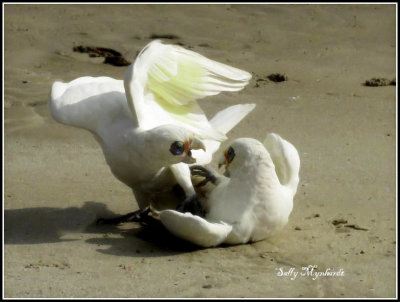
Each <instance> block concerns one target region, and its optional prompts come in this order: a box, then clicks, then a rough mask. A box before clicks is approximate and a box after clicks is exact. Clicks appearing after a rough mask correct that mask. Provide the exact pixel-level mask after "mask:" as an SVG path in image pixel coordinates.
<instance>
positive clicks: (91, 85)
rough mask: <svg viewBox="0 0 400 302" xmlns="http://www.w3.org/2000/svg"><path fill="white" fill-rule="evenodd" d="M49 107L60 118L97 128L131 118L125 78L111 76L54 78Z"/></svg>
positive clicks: (81, 126) (66, 122) (85, 126)
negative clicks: (66, 81)
mask: <svg viewBox="0 0 400 302" xmlns="http://www.w3.org/2000/svg"><path fill="white" fill-rule="evenodd" d="M50 110H51V113H52V116H53V117H54V119H56V120H57V121H59V122H61V123H64V124H67V125H71V126H75V127H80V128H85V129H87V130H90V131H93V132H97V131H98V130H99V128H101V127H107V125H108V124H109V123H111V122H112V121H113V120H115V119H121V118H122V117H123V116H129V118H130V119H131V120H133V119H132V113H131V112H130V110H129V108H128V105H127V101H126V96H125V89H124V85H123V81H121V80H116V79H113V78H109V77H81V78H77V79H75V80H73V81H71V82H69V83H63V82H58V81H56V82H54V83H53V86H52V88H51V96H50Z"/></svg>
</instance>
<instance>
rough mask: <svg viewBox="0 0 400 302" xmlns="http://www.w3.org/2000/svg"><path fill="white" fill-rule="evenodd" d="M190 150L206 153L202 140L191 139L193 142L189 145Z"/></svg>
mask: <svg viewBox="0 0 400 302" xmlns="http://www.w3.org/2000/svg"><path fill="white" fill-rule="evenodd" d="M190 149H191V150H199V149H201V150H203V151H204V152H206V145H205V144H204V143H203V141H202V140H200V139H198V138H197V137H193V140H192V142H191V144H190Z"/></svg>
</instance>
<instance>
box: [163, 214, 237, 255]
mask: <svg viewBox="0 0 400 302" xmlns="http://www.w3.org/2000/svg"><path fill="white" fill-rule="evenodd" d="M160 220H161V222H162V223H163V225H164V226H165V227H166V228H167V229H168V230H169V231H170V232H171V233H172V234H174V235H175V236H177V237H179V238H182V239H185V240H187V241H189V242H192V243H194V244H197V245H200V246H203V247H211V246H217V245H219V244H221V243H223V242H224V240H225V239H226V238H227V236H228V235H229V233H230V232H231V231H232V226H231V225H229V224H226V223H211V222H208V221H207V220H205V219H203V218H201V217H199V216H195V215H192V214H191V213H180V212H177V211H174V210H164V211H161V212H160Z"/></svg>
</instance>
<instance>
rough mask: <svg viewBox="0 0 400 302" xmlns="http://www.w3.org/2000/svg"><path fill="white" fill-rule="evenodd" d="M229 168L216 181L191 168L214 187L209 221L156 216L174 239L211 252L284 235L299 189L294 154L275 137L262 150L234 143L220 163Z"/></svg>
mask: <svg viewBox="0 0 400 302" xmlns="http://www.w3.org/2000/svg"><path fill="white" fill-rule="evenodd" d="M220 164H224V165H226V167H227V172H228V173H226V175H229V177H225V176H222V175H221V176H218V175H216V174H215V173H214V172H213V171H212V170H210V169H208V168H205V167H203V166H192V167H191V169H192V171H193V174H194V175H202V176H204V177H206V180H210V181H212V182H213V183H214V184H215V187H214V189H212V190H210V191H209V192H208V194H206V196H205V200H204V201H203V206H204V207H205V212H206V214H205V217H204V218H202V217H199V216H197V215H192V214H191V213H189V212H186V213H181V212H177V211H175V210H163V211H159V212H156V214H158V215H159V218H160V220H161V222H162V223H163V224H164V226H165V227H166V228H167V229H168V230H169V231H170V232H171V233H173V234H175V235H176V236H178V237H180V238H182V239H185V240H188V241H190V242H192V243H194V244H197V245H200V246H203V247H211V246H216V245H219V244H222V243H224V244H242V243H247V242H252V241H258V240H262V239H265V238H267V237H269V236H271V235H273V234H274V233H275V232H276V231H278V230H280V229H282V228H283V227H284V226H285V225H286V224H287V222H288V217H289V215H290V213H291V211H292V208H293V197H294V195H295V194H296V191H297V186H298V183H299V170H300V158H299V154H298V152H297V150H296V148H295V147H294V146H293V145H292V144H290V143H289V142H288V141H286V140H284V139H282V138H281V137H280V136H279V135H277V134H272V133H271V134H269V135H268V136H267V138H266V140H265V142H264V144H262V143H261V142H259V141H258V140H255V139H252V138H240V139H236V140H235V141H234V142H233V143H232V144H231V146H230V147H229V148H228V149H227V150H226V151H225V152H224V157H222V160H221V161H220Z"/></svg>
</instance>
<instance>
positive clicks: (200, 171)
mask: <svg viewBox="0 0 400 302" xmlns="http://www.w3.org/2000/svg"><path fill="white" fill-rule="evenodd" d="M190 172H191V174H192V175H198V176H202V177H204V180H203V181H201V182H199V183H198V184H197V185H196V187H202V186H205V185H206V184H207V183H208V182H209V181H211V182H212V183H213V184H214V185H216V184H217V177H216V176H215V173H214V171H213V170H211V169H209V168H206V167H203V166H200V165H194V166H190Z"/></svg>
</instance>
